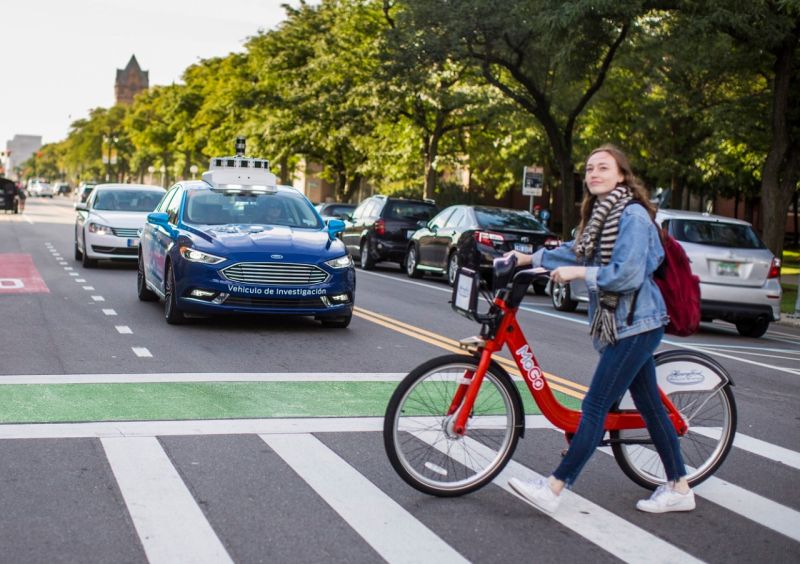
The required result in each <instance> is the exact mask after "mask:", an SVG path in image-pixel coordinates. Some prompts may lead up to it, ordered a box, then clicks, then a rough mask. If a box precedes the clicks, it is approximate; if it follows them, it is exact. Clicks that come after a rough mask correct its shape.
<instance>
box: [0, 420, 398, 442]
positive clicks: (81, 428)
mask: <svg viewBox="0 0 800 564" xmlns="http://www.w3.org/2000/svg"><path fill="white" fill-rule="evenodd" d="M381 430H383V417H309V418H305V419H304V418H289V419H280V418H275V419H225V420H197V421H98V422H92V423H23V424H18V425H16V424H3V425H0V439H67V438H95V439H96V438H102V437H157V436H167V435H176V436H187V435H199V436H202V435H252V434H255V435H261V434H267V433H281V434H285V433H348V432H359V433H362V432H369V431H381Z"/></svg>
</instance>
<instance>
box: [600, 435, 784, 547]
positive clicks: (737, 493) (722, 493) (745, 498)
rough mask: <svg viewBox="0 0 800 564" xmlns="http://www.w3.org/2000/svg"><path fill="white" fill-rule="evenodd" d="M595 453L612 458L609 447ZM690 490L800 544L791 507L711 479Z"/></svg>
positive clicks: (714, 478) (689, 468) (688, 468)
mask: <svg viewBox="0 0 800 564" xmlns="http://www.w3.org/2000/svg"><path fill="white" fill-rule="evenodd" d="M598 450H599V451H601V452H604V453H605V454H607V455H609V456H614V454H613V453H612V452H611V449H610V448H608V447H601V448H598ZM686 469H687V470H688V471H690V472H691V471H693V470H694V468H692V467H691V466H688V465H687V466H686ZM693 489H694V493H695V495H696V496H700V497H703V498H705V499H707V500H708V501H711V502H712V503H716V504H717V505H719V506H720V507H724V508H725V509H727V510H728V511H732V512H734V513H736V514H738V515H741V516H742V517H744V518H746V519H749V520H751V521H753V522H754V523H758V524H759V525H762V526H764V527H767V528H768V529H772V530H773V531H776V532H778V533H780V534H782V535H785V536H787V537H789V538H790V539H792V540H795V541H800V512H798V511H795V510H794V509H791V508H790V507H786V506H785V505H783V504H781V503H778V502H777V501H772V500H770V499H767V498H766V497H764V496H761V495H758V494H757V493H754V492H751V491H748V490H746V489H744V488H742V487H740V486H737V485H735V484H732V483H730V482H728V481H726V480H723V479H721V478H716V477H714V476H711V477H710V478H708V479H707V480H706V481H704V482H703V483H702V484H700V485H699V486H695V487H694V488H693Z"/></svg>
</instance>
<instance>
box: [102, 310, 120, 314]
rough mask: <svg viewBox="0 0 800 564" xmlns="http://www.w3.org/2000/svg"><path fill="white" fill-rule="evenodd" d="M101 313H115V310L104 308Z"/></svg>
mask: <svg viewBox="0 0 800 564" xmlns="http://www.w3.org/2000/svg"><path fill="white" fill-rule="evenodd" d="M103 313H105V314H106V315H117V312H116V311H114V310H113V309H104V310H103Z"/></svg>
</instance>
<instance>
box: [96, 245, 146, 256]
mask: <svg viewBox="0 0 800 564" xmlns="http://www.w3.org/2000/svg"><path fill="white" fill-rule="evenodd" d="M92 251H94V252H95V253H103V254H104V255H118V256H121V257H135V256H137V255H138V254H139V249H138V248H137V247H100V246H98V245H92Z"/></svg>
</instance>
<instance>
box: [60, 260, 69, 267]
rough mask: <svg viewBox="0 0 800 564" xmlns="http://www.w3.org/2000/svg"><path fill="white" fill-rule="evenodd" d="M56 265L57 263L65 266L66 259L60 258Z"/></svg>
mask: <svg viewBox="0 0 800 564" xmlns="http://www.w3.org/2000/svg"><path fill="white" fill-rule="evenodd" d="M58 265H59V266H67V261H65V260H60V261H58Z"/></svg>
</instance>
